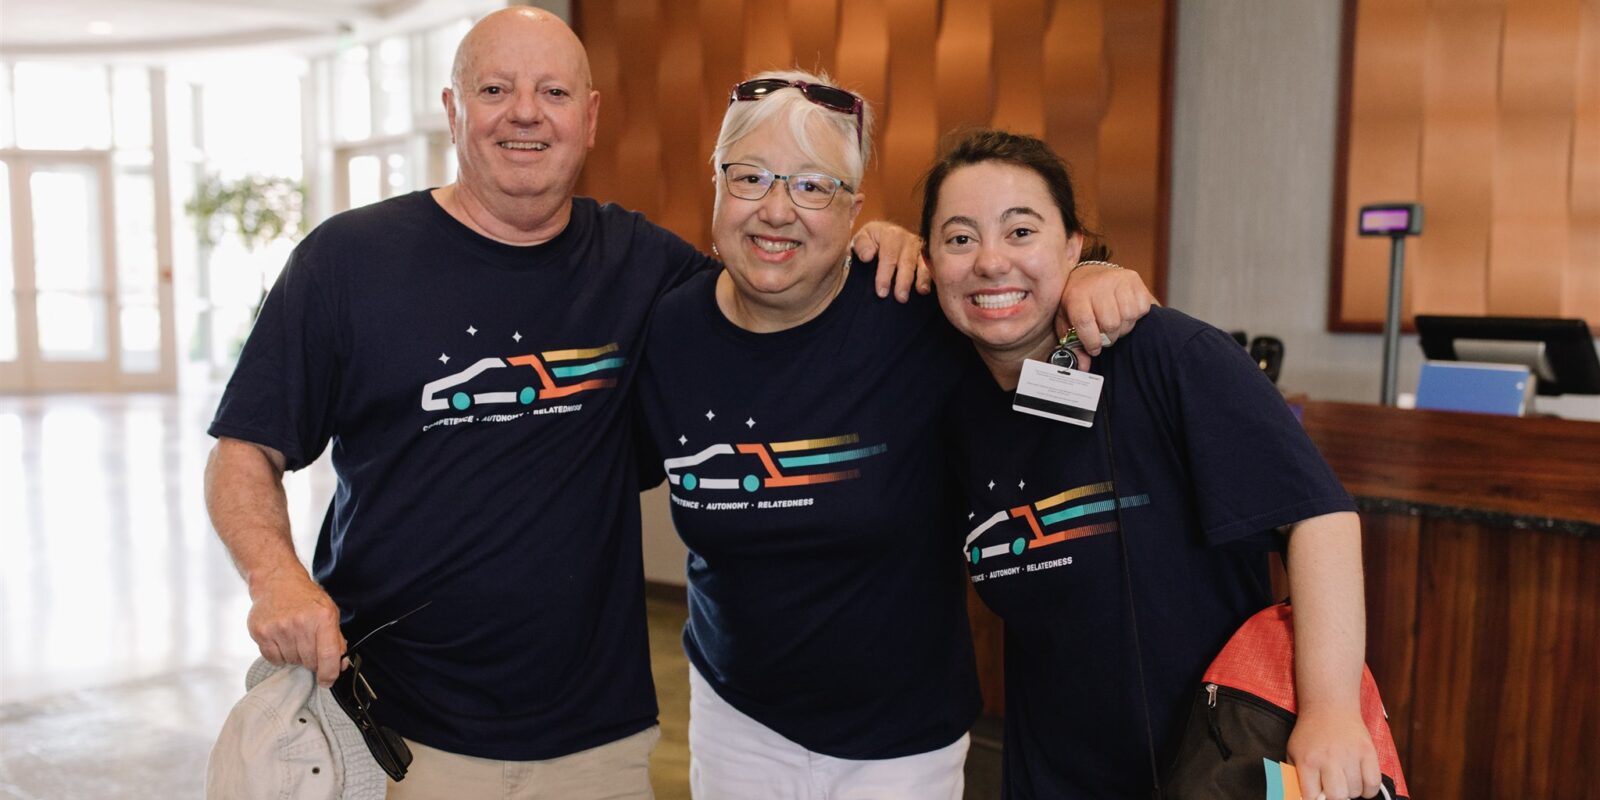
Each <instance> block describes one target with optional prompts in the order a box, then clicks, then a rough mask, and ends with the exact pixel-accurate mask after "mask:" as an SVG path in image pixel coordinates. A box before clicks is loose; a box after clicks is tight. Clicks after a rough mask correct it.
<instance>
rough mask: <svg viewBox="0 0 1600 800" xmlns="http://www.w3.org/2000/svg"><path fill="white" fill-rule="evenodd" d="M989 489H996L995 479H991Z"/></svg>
mask: <svg viewBox="0 0 1600 800" xmlns="http://www.w3.org/2000/svg"><path fill="white" fill-rule="evenodd" d="M989 491H991V492H992V491H994V481H992V480H991V481H989Z"/></svg>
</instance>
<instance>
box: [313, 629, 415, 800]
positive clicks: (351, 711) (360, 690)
mask: <svg viewBox="0 0 1600 800" xmlns="http://www.w3.org/2000/svg"><path fill="white" fill-rule="evenodd" d="M349 658H350V668H349V669H347V670H345V671H344V672H341V673H339V677H338V679H337V680H335V681H334V682H333V686H332V687H331V688H329V690H328V691H330V692H332V693H333V699H334V700H337V701H338V702H339V707H340V708H342V709H344V713H346V714H348V715H350V721H351V722H354V723H355V724H356V729H357V730H360V731H361V738H362V740H364V741H365V742H366V743H367V750H368V751H370V752H371V753H372V757H373V759H374V760H376V761H377V762H378V766H379V767H382V768H383V771H384V772H385V773H386V774H387V775H388V776H389V778H390V779H392V780H395V781H401V780H405V777H406V768H407V767H409V766H411V748H409V747H406V740H404V739H402V738H400V734H398V733H395V732H394V731H393V730H390V729H389V728H387V727H384V726H382V725H379V724H378V723H377V722H374V721H373V719H372V713H371V711H370V710H369V709H371V708H372V701H373V700H376V699H378V695H377V693H376V692H373V691H372V684H369V683H367V679H366V678H364V677H362V675H361V656H360V655H355V654H352V655H351V656H349Z"/></svg>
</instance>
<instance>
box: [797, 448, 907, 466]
mask: <svg viewBox="0 0 1600 800" xmlns="http://www.w3.org/2000/svg"><path fill="white" fill-rule="evenodd" d="M888 449H889V446H888V445H886V444H879V445H873V446H872V447H860V448H857V449H855V450H840V451H838V452H836V453H823V454H821V455H815V456H791V457H789V458H780V459H778V463H779V464H780V465H782V466H785V467H815V466H817V465H819V464H837V463H839V462H841V461H854V460H856V459H858V458H868V457H870V456H875V455H878V454H879V453H882V452H885V451H887V450H888Z"/></svg>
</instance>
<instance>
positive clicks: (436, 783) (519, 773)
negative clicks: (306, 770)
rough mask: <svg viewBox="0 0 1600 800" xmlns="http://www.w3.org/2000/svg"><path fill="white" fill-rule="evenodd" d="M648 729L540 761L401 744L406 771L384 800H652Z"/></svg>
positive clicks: (652, 735)
mask: <svg viewBox="0 0 1600 800" xmlns="http://www.w3.org/2000/svg"><path fill="white" fill-rule="evenodd" d="M660 738H661V727H660V726H652V727H651V728H649V729H648V730H643V731H640V732H638V733H636V734H634V735H632V736H629V737H627V738H625V739H618V740H617V741H615V742H611V743H609V744H603V745H600V746H599V747H592V748H590V749H588V750H583V751H580V752H577V753H573V754H571V755H566V756H561V757H559V758H551V759H547V760H545V761H496V760H494V759H490V758H474V757H473V756H463V755H457V754H455V753H447V752H445V751H443V750H436V749H434V748H432V747H429V746H427V745H424V744H418V743H416V742H413V741H411V740H410V739H407V740H406V744H407V745H408V746H409V747H410V748H411V767H410V768H409V769H408V770H407V771H406V779H405V780H403V781H401V782H399V783H395V782H394V781H389V793H388V800H478V799H479V798H494V800H502V798H504V800H651V798H653V797H655V795H654V794H653V793H652V792H651V791H650V751H652V750H654V749H655V746H656V741H657V740H659V739H660Z"/></svg>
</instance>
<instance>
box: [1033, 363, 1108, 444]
mask: <svg viewBox="0 0 1600 800" xmlns="http://www.w3.org/2000/svg"><path fill="white" fill-rule="evenodd" d="M1105 381H1106V379H1105V378H1103V377H1101V376H1099V375H1096V374H1094V373H1092V372H1079V371H1078V370H1075V369H1068V368H1066V367H1060V366H1056V365H1054V364H1046V363H1045V362H1043V361H1034V360H1033V359H1028V360H1027V361H1024V362H1022V376H1021V378H1019V379H1018V380H1017V393H1016V395H1015V397H1014V398H1013V399H1012V401H1011V408H1012V410H1013V411H1020V412H1022V413H1024V414H1032V415H1034V416H1036V417H1044V418H1045V419H1053V420H1056V421H1057V422H1065V423H1068V424H1071V425H1077V426H1080V427H1084V428H1088V427H1092V426H1093V425H1094V412H1095V409H1097V408H1099V407H1100V389H1101V388H1102V387H1103V386H1104V385H1105Z"/></svg>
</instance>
